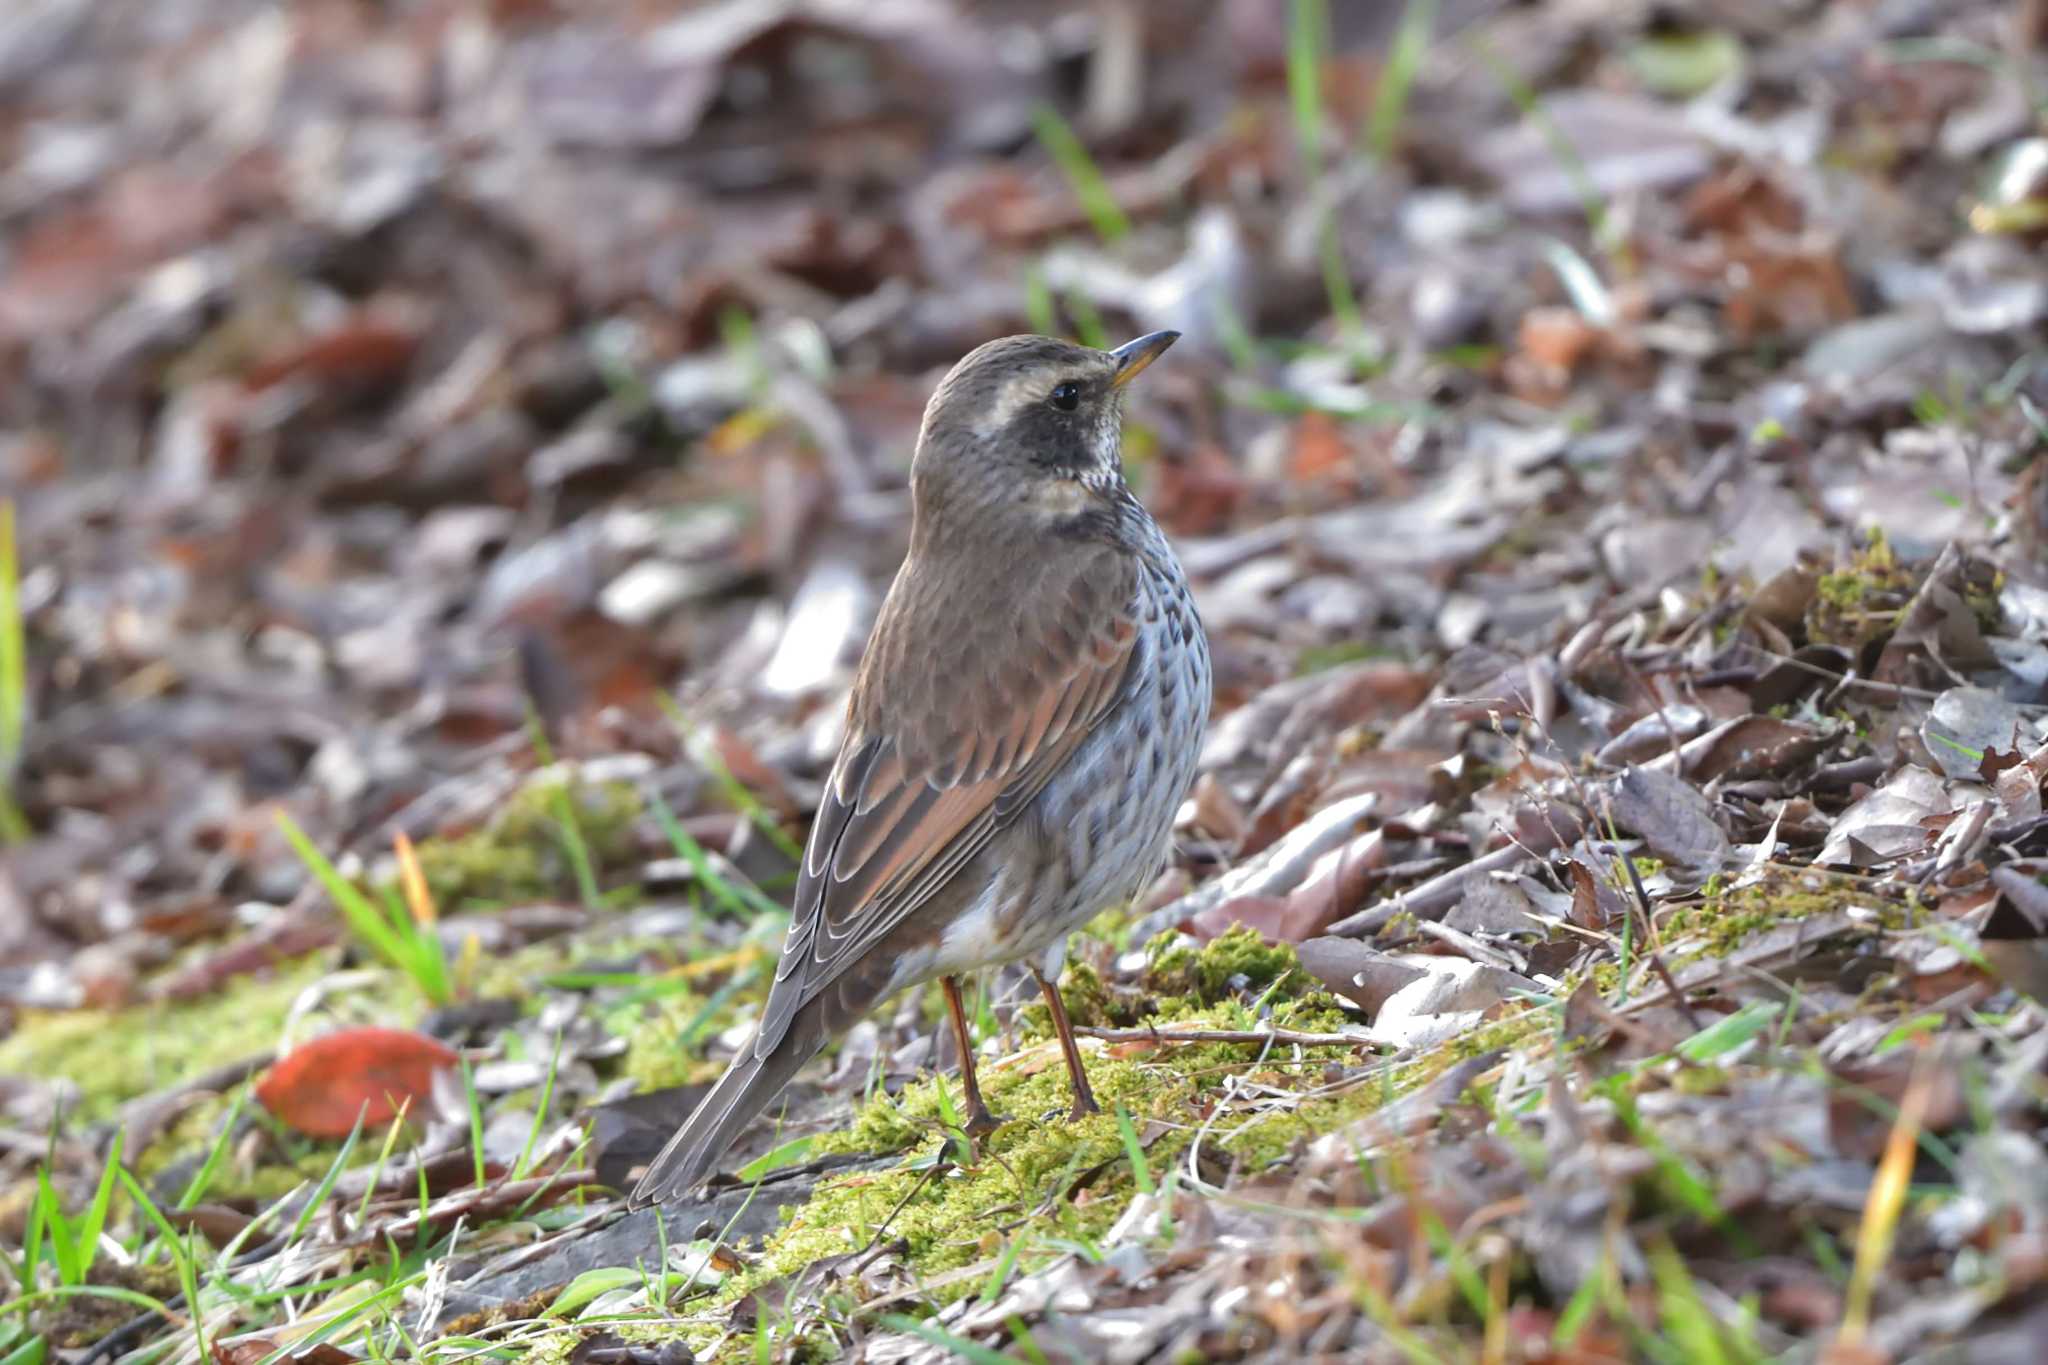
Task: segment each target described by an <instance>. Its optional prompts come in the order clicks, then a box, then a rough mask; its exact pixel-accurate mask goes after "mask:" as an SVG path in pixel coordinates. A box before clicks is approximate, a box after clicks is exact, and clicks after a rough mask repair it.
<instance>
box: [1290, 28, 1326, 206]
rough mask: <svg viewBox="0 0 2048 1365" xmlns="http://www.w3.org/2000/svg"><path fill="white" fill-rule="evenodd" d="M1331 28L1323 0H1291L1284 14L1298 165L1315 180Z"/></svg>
mask: <svg viewBox="0 0 2048 1365" xmlns="http://www.w3.org/2000/svg"><path fill="white" fill-rule="evenodd" d="M1329 32H1330V11H1329V6H1328V5H1327V4H1326V3H1325V0H1290V3H1289V6H1288V14H1287V96H1288V99H1289V101H1290V103H1291V104H1292V105H1293V109H1294V136H1295V138H1296V140H1297V141H1298V142H1299V143H1300V145H1301V168H1302V171H1303V174H1304V176H1305V177H1306V178H1307V179H1308V180H1310V181H1314V180H1317V179H1319V178H1320V177H1321V176H1322V173H1323V77H1322V68H1323V50H1324V47H1325V46H1326V43H1327V38H1328V34H1329Z"/></svg>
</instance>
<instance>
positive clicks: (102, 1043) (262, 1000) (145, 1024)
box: [0, 954, 331, 1122]
mask: <svg viewBox="0 0 2048 1365" xmlns="http://www.w3.org/2000/svg"><path fill="white" fill-rule="evenodd" d="M330 965H331V957H330V956H329V955H327V954H315V955H314V956H311V957H306V958H301V959H299V960H298V961H297V962H293V963H289V964H287V965H285V966H282V967H279V968H277V969H275V970H274V971H272V972H270V973H267V974H264V975H260V976H248V977H236V978H234V979H232V980H231V981H229V982H228V984H227V985H226V987H225V988H223V989H222V990H221V991H220V993H219V994H217V995H212V996H208V997H206V998H204V999H200V1000H192V1001H185V1002H181V1003H178V1004H169V1005H139V1006H135V1007H132V1008H129V1009H125V1010H70V1011H65V1012H62V1013H44V1012H41V1011H36V1010H29V1011H24V1012H23V1014H22V1017H21V1020H20V1022H19V1023H18V1024H17V1026H16V1028H15V1031H14V1034H13V1035H12V1036H11V1037H9V1038H8V1039H7V1040H6V1041H4V1042H0V1075H10V1076H34V1077H37V1078H39V1079H49V1078H53V1077H62V1078H64V1079H66V1080H69V1081H72V1082H73V1083H75V1084H76V1085H77V1086H78V1087H79V1092H80V1093H79V1097H78V1103H77V1106H76V1107H75V1108H74V1109H73V1110H72V1111H71V1113H72V1116H73V1117H74V1118H76V1119H80V1120H84V1121H86V1122H97V1121H98V1120H101V1119H105V1118H108V1117H111V1116H112V1114H113V1113H114V1111H115V1110H116V1109H118V1108H119V1107H120V1106H121V1105H122V1104H123V1103H124V1102H126V1101H128V1100H132V1099H134V1098H136V1097H137V1096H139V1095H146V1094H150V1093H152V1092H155V1091H159V1090H165V1089H168V1088H170V1087H172V1086H175V1085H178V1084H180V1083H182V1082H184V1081H188V1080H191V1079H192V1078H193V1077H195V1076H200V1075H204V1074H205V1073H206V1072H208V1071H211V1070H213V1069H214V1068H216V1067H219V1066H224V1065H226V1064H227V1063H229V1062H233V1061H239V1060H241V1059H242V1058H245V1057H250V1056H253V1055H257V1054H261V1053H264V1052H267V1051H270V1050H271V1049H273V1048H275V1047H276V1046H277V1044H278V1040H279V1037H280V1035H281V1034H282V1033H283V1029H284V1021H285V1016H286V1014H287V1013H288V1012H289V1011H290V1009H291V1005H292V1001H293V1000H295V999H297V998H298V995H299V993H300V992H301V991H303V990H305V988H306V987H307V986H309V985H311V984H312V983H313V982H314V981H316V980H318V979H319V977H320V976H321V975H322V974H323V973H325V972H326V971H327V970H329V967H330Z"/></svg>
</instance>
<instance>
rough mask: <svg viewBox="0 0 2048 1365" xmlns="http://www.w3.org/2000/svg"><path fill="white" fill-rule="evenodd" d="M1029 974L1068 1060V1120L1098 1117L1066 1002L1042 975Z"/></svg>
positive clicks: (1032, 970)
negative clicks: (1071, 1096) (1070, 1098)
mask: <svg viewBox="0 0 2048 1365" xmlns="http://www.w3.org/2000/svg"><path fill="white" fill-rule="evenodd" d="M1031 974H1032V975H1033V976H1035V977H1037V978H1038V989H1039V991H1040V992H1041V993H1042V994H1043V995H1044V996H1045V1007H1046V1008H1047V1009H1049V1010H1051V1011H1052V1027H1053V1032H1055V1033H1057V1034H1059V1036H1060V1051H1061V1052H1063V1053H1065V1054H1066V1057H1067V1075H1068V1077H1069V1078H1071V1079H1072V1081H1073V1083H1074V1107H1073V1109H1072V1110H1071V1111H1070V1112H1069V1113H1068V1114H1067V1118H1068V1120H1069V1121H1072V1120H1074V1119H1081V1118H1086V1117H1087V1116H1088V1115H1090V1114H1099V1113H1101V1112H1102V1106H1101V1105H1099V1104H1097V1103H1096V1102H1095V1092H1094V1091H1093V1090H1092V1089H1090V1088H1089V1086H1088V1072H1087V1069H1086V1068H1084V1067H1083V1066H1082V1065H1081V1049H1080V1048H1079V1047H1078V1046H1077V1045H1076V1044H1075V1042H1074V1026H1073V1025H1072V1024H1071V1023H1069V1022H1067V1002H1066V1001H1064V1000H1062V999H1060V988H1059V987H1058V986H1055V985H1054V984H1053V983H1052V982H1050V981H1048V980H1046V979H1045V973H1044V972H1041V971H1039V970H1038V968H1037V967H1033V968H1032V969H1031Z"/></svg>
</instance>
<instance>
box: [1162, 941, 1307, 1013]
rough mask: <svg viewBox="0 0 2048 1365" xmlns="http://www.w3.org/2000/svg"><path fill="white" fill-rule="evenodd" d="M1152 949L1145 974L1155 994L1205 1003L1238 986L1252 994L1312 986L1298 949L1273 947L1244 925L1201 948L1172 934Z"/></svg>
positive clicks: (1296, 990) (1283, 945)
mask: <svg viewBox="0 0 2048 1365" xmlns="http://www.w3.org/2000/svg"><path fill="white" fill-rule="evenodd" d="M1149 950H1150V952H1151V954H1152V960H1151V964H1150V966H1149V967H1148V969H1147V973H1146V975H1147V981H1148V984H1149V985H1150V986H1151V987H1152V988H1153V989H1154V990H1158V991H1164V992H1167V993H1169V994H1174V995H1187V996H1192V997H1193V998H1194V999H1196V1000H1197V1001H1200V1002H1203V1003H1207V1002H1211V1001H1215V1000H1221V999H1223V998H1224V997H1225V996H1226V995H1227V994H1229V993H1230V992H1231V991H1232V990H1233V989H1234V988H1235V987H1237V986H1239V985H1242V986H1243V987H1244V988H1245V989H1247V990H1250V991H1253V992H1258V991H1263V990H1266V989H1267V988H1269V987H1275V986H1277V988H1278V990H1279V991H1280V992H1298V991H1300V990H1301V989H1303V988H1305V987H1306V986H1307V985H1308V982H1309V977H1308V974H1307V973H1306V972H1303V971H1302V970H1301V963H1300V962H1299V961H1298V960H1297V959H1296V958H1295V956H1294V949H1292V948H1290V947H1288V946H1287V945H1285V944H1272V943H1268V942H1266V940H1265V939H1263V938H1261V937H1260V936H1259V933H1258V931H1257V930H1255V929H1248V928H1246V927H1245V926H1244V925H1241V924H1240V925H1235V926H1233V927H1232V928H1231V929H1230V931H1229V932H1228V933H1226V934H1224V935H1223V936H1222V937H1220V938H1217V939H1213V940H1211V941H1210V942H1209V943H1207V944H1204V945H1201V946H1199V947H1198V946H1196V945H1195V944H1193V943H1192V942H1190V941H1189V940H1187V939H1185V938H1184V937H1181V936H1179V935H1174V934H1172V933H1171V932H1170V931H1169V933H1167V934H1162V935H1160V936H1159V937H1158V938H1155V939H1154V940H1153V941H1152V943H1151V944H1150V945H1149Z"/></svg>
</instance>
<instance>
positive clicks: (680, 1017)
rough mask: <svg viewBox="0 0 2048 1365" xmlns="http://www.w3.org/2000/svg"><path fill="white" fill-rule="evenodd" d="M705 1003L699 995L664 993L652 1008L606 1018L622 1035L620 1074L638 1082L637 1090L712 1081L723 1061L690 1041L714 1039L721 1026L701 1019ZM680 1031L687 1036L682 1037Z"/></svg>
mask: <svg viewBox="0 0 2048 1365" xmlns="http://www.w3.org/2000/svg"><path fill="white" fill-rule="evenodd" d="M705 1004H706V1001H705V998H704V997H703V996H700V995H698V994H696V993H695V992H694V991H682V992H679V993H677V994H675V995H669V996H664V997H662V998H661V999H660V1000H659V1001H657V1002H655V1003H654V1004H653V1005H652V1006H648V1005H632V1006H629V1007H628V1010H629V1011H630V1013H629V1014H627V1015H626V1016H625V1017H623V1018H617V1019H608V1020H607V1021H606V1022H607V1026H608V1027H609V1028H611V1029H612V1031H613V1032H615V1033H623V1034H624V1036H625V1039H626V1053H625V1056H623V1057H622V1058H620V1060H619V1070H620V1072H621V1074H623V1075H627V1076H630V1077H632V1078H633V1079H634V1080H635V1081H637V1082H639V1085H640V1089H641V1090H643V1091H645V1090H660V1089H663V1088H665V1087H667V1086H672V1085H698V1084H701V1083H703V1082H705V1081H710V1080H715V1079H717V1076H718V1073H719V1072H720V1071H722V1070H724V1069H725V1068H724V1065H723V1064H722V1063H719V1062H716V1061H712V1060H710V1059H708V1058H706V1057H705V1056H703V1055H702V1051H701V1049H700V1048H699V1047H696V1046H692V1045H690V1044H692V1043H695V1042H698V1041H700V1040H702V1039H704V1038H710V1037H716V1036H717V1034H718V1032H719V1027H722V1026H714V1025H712V1024H711V1023H710V1021H707V1020H705V1019H704V1018H703V1015H704V1007H705ZM685 1030H688V1031H689V1032H690V1033H691V1034H692V1035H693V1037H692V1038H690V1039H685V1037H684V1032H685Z"/></svg>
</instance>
